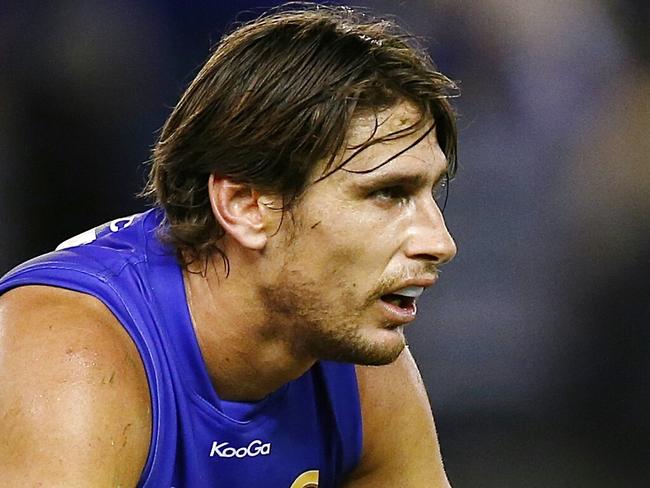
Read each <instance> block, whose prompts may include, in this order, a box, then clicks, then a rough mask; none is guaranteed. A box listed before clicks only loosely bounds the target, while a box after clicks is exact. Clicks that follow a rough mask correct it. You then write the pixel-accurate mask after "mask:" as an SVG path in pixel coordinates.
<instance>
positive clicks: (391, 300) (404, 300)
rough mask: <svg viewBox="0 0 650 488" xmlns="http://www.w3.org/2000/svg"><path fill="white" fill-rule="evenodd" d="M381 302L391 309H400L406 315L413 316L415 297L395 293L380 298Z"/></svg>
mask: <svg viewBox="0 0 650 488" xmlns="http://www.w3.org/2000/svg"><path fill="white" fill-rule="evenodd" d="M381 300H382V301H383V302H386V303H387V304H389V305H391V306H393V307H397V308H400V309H401V310H402V311H403V312H405V313H408V314H413V313H415V311H416V306H415V297H409V296H404V295H398V294H396V293H389V294H387V295H384V296H382V297H381Z"/></svg>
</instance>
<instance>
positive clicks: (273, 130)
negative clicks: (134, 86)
mask: <svg viewBox="0 0 650 488" xmlns="http://www.w3.org/2000/svg"><path fill="white" fill-rule="evenodd" d="M454 91H455V86H454V84H453V83H452V82H450V81H449V80H448V79H447V78H446V77H444V76H443V75H441V74H440V73H438V72H437V71H436V70H435V68H434V66H433V64H432V63H431V61H430V60H429V59H428V57H427V56H426V55H425V54H424V53H423V52H422V51H420V50H419V49H418V48H417V47H415V46H414V45H413V43H412V39H411V38H410V37H409V36H408V35H407V34H405V33H404V32H402V31H400V30H399V29H398V28H397V27H396V26H395V25H394V24H392V23H390V22H388V21H380V20H377V19H374V18H371V17H369V16H365V15H362V14H358V13H355V12H353V11H352V10H350V9H348V8H345V7H324V6H318V7H317V6H312V7H308V8H302V9H300V10H282V11H278V12H276V13H273V14H270V15H266V16H264V17H262V18H260V19H258V20H256V21H254V22H252V23H249V24H247V25H244V26H243V27H240V28H239V29H237V30H235V31H234V32H233V33H231V34H230V35H228V36H226V37H224V38H223V39H222V40H221V42H220V43H219V44H218V45H217V46H216V49H215V50H214V53H213V54H212V56H211V57H210V58H209V60H208V61H207V63H206V64H205V66H204V67H203V69H202V70H201V71H200V72H199V74H198V75H197V76H196V78H195V79H194V81H193V82H192V84H191V85H190V87H189V88H188V89H187V91H186V92H185V93H184V95H183V97H182V98H181V100H180V102H179V103H178V105H177V106H176V108H175V109H174V111H173V113H172V114H171V116H170V117H169V119H168V121H167V123H166V124H165V126H164V128H163V130H162V133H161V135H160V138H159V140H158V142H157V144H156V146H155V148H154V151H153V158H152V160H153V164H152V170H151V175H150V181H149V184H148V187H147V193H148V194H149V195H150V196H153V197H154V198H155V200H156V203H157V204H158V205H159V206H161V207H162V208H164V210H165V213H166V217H167V224H168V227H167V230H166V232H167V234H166V238H167V239H168V240H169V241H171V243H172V244H174V245H175V246H176V248H177V249H178V250H179V251H182V255H183V256H184V258H185V260H186V262H187V261H192V260H197V259H199V260H200V259H203V258H205V257H207V256H209V255H212V254H214V253H215V252H222V248H221V246H220V242H221V238H222V237H223V236H224V232H225V231H224V229H223V227H222V226H221V225H220V224H219V222H218V219H216V218H215V216H214V214H213V211H212V208H211V201H210V195H209V191H208V187H209V184H208V183H209V178H210V176H211V175H214V177H218V178H223V179H228V180H231V181H234V182H238V183H244V184H247V185H250V187H251V188H254V189H256V190H257V191H259V192H260V193H272V194H275V195H279V196H280V197H281V202H280V205H281V207H282V208H284V209H288V210H291V209H292V207H293V204H294V203H295V202H296V201H297V200H298V199H299V198H300V196H301V195H302V194H303V193H304V191H305V189H306V188H307V186H308V185H310V184H313V182H314V181H316V180H318V179H319V178H323V177H326V176H328V175H330V174H332V173H335V170H336V169H338V168H339V167H341V166H347V163H348V162H347V161H345V159H343V160H342V159H341V158H340V157H341V155H343V154H344V153H345V154H347V155H348V156H350V157H352V159H354V157H356V155H358V154H361V153H363V152H364V151H366V150H367V148H369V147H370V146H372V145H374V144H377V143H379V142H381V141H382V140H386V139H388V140H390V139H400V138H403V137H409V136H411V135H412V134H415V133H417V132H418V131H420V130H422V129H423V128H425V127H429V128H431V127H432V126H433V125H434V124H435V128H434V131H435V136H436V137H437V141H438V144H439V145H440V147H441V148H442V151H443V153H444V155H445V156H446V159H447V162H448V170H449V173H450V174H453V172H454V170H455V158H456V129H455V123H454V116H453V113H452V110H451V108H450V106H449V104H448V102H447V97H448V96H449V95H450V94H451V93H453V92H454ZM403 101H407V102H408V103H409V104H410V106H412V108H413V110H414V114H415V116H410V117H408V124H401V125H399V127H398V128H396V130H395V131H389V132H386V131H383V132H382V135H381V136H379V135H378V134H379V131H377V132H374V131H371V132H370V133H369V134H367V136H368V137H367V138H366V139H365V140H359V141H356V145H357V147H356V150H355V151H353V152H350V151H347V152H346V149H349V148H350V145H351V142H350V140H349V135H350V128H351V127H352V125H353V123H354V121H355V120H357V119H359V118H365V119H368V118H370V119H371V120H375V121H377V120H379V119H378V116H379V114H380V113H381V112H382V111H385V110H386V109H388V108H391V107H395V106H397V105H398V104H400V103H401V102H403ZM377 128H378V127H377ZM412 142H413V141H412ZM348 159H349V158H348ZM368 169H370V168H368ZM316 172H318V174H316ZM276 203H277V202H276Z"/></svg>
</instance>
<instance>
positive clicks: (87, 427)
mask: <svg viewBox="0 0 650 488" xmlns="http://www.w3.org/2000/svg"><path fill="white" fill-rule="evenodd" d="M0 385H1V386H0V485H1V486H25V487H32V486H43V487H46V486H47V487H54V488H57V487H66V488H77V487H91V486H92V487H98V488H101V487H112V488H115V487H124V488H126V487H133V486H135V485H136V483H137V482H138V479H139V477H140V474H141V471H142V468H143V466H144V463H145V460H146V456H147V454H148V449H149V442H150V430H151V414H150V400H149V393H148V388H147V381H146V376H145V373H144V368H143V366H142V361H141V360H140V357H139V355H138V353H137V351H136V348H135V345H134V344H133V342H132V341H131V339H130V338H129V337H128V335H127V334H126V332H125V331H124V330H123V328H122V327H121V325H120V324H119V323H118V322H117V320H116V319H115V317H114V316H113V315H112V314H111V313H110V312H109V311H108V309H107V308H106V307H105V306H104V305H103V304H101V303H100V302H99V301H98V300H96V299H94V298H92V297H90V296H87V295H83V294H80V293H75V292H71V291H67V290H63V289H58V288H53V287H41V286H27V287H21V288H17V289H14V290H11V291H9V292H7V293H6V294H5V295H3V296H1V297H0Z"/></svg>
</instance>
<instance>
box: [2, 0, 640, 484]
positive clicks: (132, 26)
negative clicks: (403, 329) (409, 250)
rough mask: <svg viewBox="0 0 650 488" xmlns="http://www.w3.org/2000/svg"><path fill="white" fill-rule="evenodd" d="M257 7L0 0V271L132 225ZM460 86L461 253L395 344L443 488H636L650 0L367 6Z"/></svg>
mask: <svg viewBox="0 0 650 488" xmlns="http://www.w3.org/2000/svg"><path fill="white" fill-rule="evenodd" d="M277 3H278V2H272V1H266V2H265V1H264V0H257V1H229V2H226V1H210V2H209V1H198V0H197V1H188V2H171V1H154V0H141V1H137V2H136V1H126V0H115V1H99V0H85V1H81V0H79V1H70V0H58V1H57V2H36V1H21V2H17V1H15V0H9V1H7V0H5V1H4V2H2V3H1V4H0V171H1V177H0V229H1V232H2V238H1V239H0V274H1V273H3V272H4V271H7V270H9V269H10V268H11V267H13V266H14V265H16V264H18V263H19V262H21V261H22V260H25V259H27V258H29V257H32V256H34V255H36V254H40V253H42V252H45V251H48V250H51V249H53V248H54V247H55V246H56V245H57V244H58V243H59V242H61V241H63V240H64V239H66V238H67V237H70V236H72V235H74V234H77V233H79V232H81V231H83V230H85V229H87V228H89V227H92V226H94V225H97V224H100V223H103V222H105V221H107V220H111V219H113V218H115V217H118V216H122V215H126V214H130V213H133V212H137V211H140V210H142V209H143V208H145V203H144V202H142V201H139V200H138V199H136V198H135V197H134V195H135V194H136V193H137V192H138V190H139V189H140V188H141V186H142V183H143V181H144V177H145V174H146V171H145V168H144V165H143V162H144V161H146V160H147V158H148V155H149V149H150V147H151V145H152V144H153V142H154V140H155V137H156V133H157V130H158V129H159V128H160V127H161V126H162V124H163V122H164V120H165V117H166V116H167V115H168V114H169V112H170V109H171V107H172V106H173V105H174V104H175V103H176V101H177V99H178V97H179V95H180V94H181V93H182V91H183V89H184V87H185V86H186V85H187V83H188V82H189V81H190V80H191V78H192V76H193V74H194V73H195V72H196V69H197V68H198V67H199V66H200V64H201V63H202V62H203V61H204V60H205V58H206V56H207V55H208V52H209V48H210V46H211V45H212V44H213V43H214V42H215V41H217V40H218V39H219V37H220V35H221V33H222V32H223V29H224V28H225V27H226V26H228V25H231V24H232V22H233V21H235V20H237V19H239V20H246V19H250V18H252V17H254V15H253V14H250V13H249V14H243V15H239V16H238V15H237V13H238V12H240V11H242V10H246V9H254V10H253V12H255V13H257V14H259V13H260V12H261V11H263V10H264V8H265V7H269V6H272V5H275V4H277ZM339 3H345V4H351V5H360V6H364V7H367V8H370V9H371V10H373V11H374V12H376V13H380V14H392V15H396V16H397V17H398V18H399V19H401V21H402V24H404V25H406V26H407V27H408V28H409V29H410V30H411V31H412V32H413V33H416V34H418V35H420V36H423V37H424V38H425V40H426V44H427V46H428V47H429V51H430V53H431V55H432V57H433V58H434V60H435V61H436V62H437V64H438V65H439V67H440V68H441V70H442V71H443V72H445V73H446V74H448V75H449V76H450V77H452V78H454V79H456V80H459V81H460V84H461V88H462V92H463V95H462V97H461V98H460V99H458V100H457V107H458V110H459V112H460V128H461V132H460V164H461V169H460V174H459V176H458V178H457V180H456V181H454V182H453V183H452V187H451V196H450V202H449V205H448V207H447V211H446V218H447V221H448V225H449V227H450V229H451V231H452V233H453V234H454V236H455V238H456V240H457V242H458V245H459V254H458V257H457V258H456V260H455V261H454V263H453V264H451V265H449V266H447V267H446V269H445V270H444V271H443V277H442V278H443V279H442V280H441V281H440V283H439V285H438V286H437V287H436V288H435V290H434V291H433V293H430V296H429V297H428V298H427V300H426V301H425V303H424V304H423V305H422V307H421V308H424V309H425V310H424V311H425V313H424V314H423V316H425V318H422V319H420V320H419V323H417V324H416V325H415V326H414V327H412V328H410V329H409V333H410V336H409V337H410V341H411V345H412V348H413V350H414V351H415V355H416V357H417V358H418V359H419V363H420V366H421V369H422V373H423V376H424V378H425V382H426V384H427V386H428V389H429V392H430V396H431V400H432V403H433V405H434V409H435V413H436V419H437V424H438V429H439V434H440V438H441V444H442V449H443V456H444V459H445V462H446V467H447V471H448V474H449V477H450V479H451V481H452V483H453V485H454V487H455V488H464V487H486V488H487V487H494V488H503V487H506V488H509V487H527V488H528V487H545V488H546V487H592V488H598V487H630V488H636V487H638V488H641V487H648V486H650V442H649V441H648V439H649V438H650V374H649V373H650V330H649V327H648V326H649V325H650V307H649V300H648V298H649V296H648V295H649V293H648V276H649V275H650V259H648V252H649V251H650V224H649V223H650V218H649V217H650V164H649V162H648V155H649V154H650V62H649V61H650V56H649V55H650V53H649V49H648V47H649V46H648V38H649V37H650V32H648V26H649V25H650V2H646V1H641V0H638V1H632V0H627V1H626V0H567V1H564V2H548V1H543V0H524V1H517V0H482V1H470V0H440V1H437V0H412V1H388V0H383V1H382V0H374V1H373V0H366V1H361V0H359V1H356V2H349V3H348V2H339Z"/></svg>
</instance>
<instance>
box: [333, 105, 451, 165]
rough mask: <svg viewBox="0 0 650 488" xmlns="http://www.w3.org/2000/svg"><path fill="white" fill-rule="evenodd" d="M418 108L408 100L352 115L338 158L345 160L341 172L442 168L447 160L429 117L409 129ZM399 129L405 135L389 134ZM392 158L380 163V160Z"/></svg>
mask: <svg viewBox="0 0 650 488" xmlns="http://www.w3.org/2000/svg"><path fill="white" fill-rule="evenodd" d="M421 117H422V115H421V113H420V111H419V110H418V109H417V108H416V107H414V106H413V105H412V104H410V103H408V102H402V103H400V104H399V105H396V106H395V107H392V108H389V109H386V110H382V111H380V112H378V113H372V114H361V115H358V116H356V117H355V118H354V119H353V121H352V124H351V126H350V129H349V131H348V136H347V143H346V149H345V151H344V152H343V154H342V156H341V159H340V161H341V162H342V161H346V160H349V161H348V162H347V163H346V164H345V165H344V169H345V170H346V171H344V173H345V172H353V173H357V172H364V173H365V172H369V171H372V170H373V169H374V168H377V169H376V170H374V171H379V172H385V171H392V170H395V169H396V168H401V169H407V168H409V167H410V168H411V169H413V170H415V169H419V170H422V171H426V172H430V173H432V174H439V173H442V172H444V171H445V170H446V168H447V160H446V158H445V155H444V153H443V152H442V150H441V149H440V146H439V145H438V141H437V138H436V131H435V129H433V130H431V128H432V125H433V121H432V120H426V119H425V121H424V124H422V127H421V128H419V129H417V130H414V131H411V130H409V128H410V127H412V126H414V125H415V124H417V123H418V121H419V120H420V119H421ZM400 131H404V132H405V134H406V135H402V136H400V135H397V136H396V137H391V136H393V135H394V134H396V133H399V132H400ZM382 137H388V138H389V140H386V141H381V142H377V143H374V144H371V145H370V146H368V147H367V148H365V149H364V150H363V151H361V152H359V153H358V154H356V155H355V152H357V151H358V150H359V148H360V146H362V145H363V144H365V143H368V142H369V141H372V140H376V139H380V138H382ZM391 158H394V159H393V160H392V161H390V162H388V163H387V164H385V165H383V166H382V163H384V162H386V161H388V160H390V159H391Z"/></svg>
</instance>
